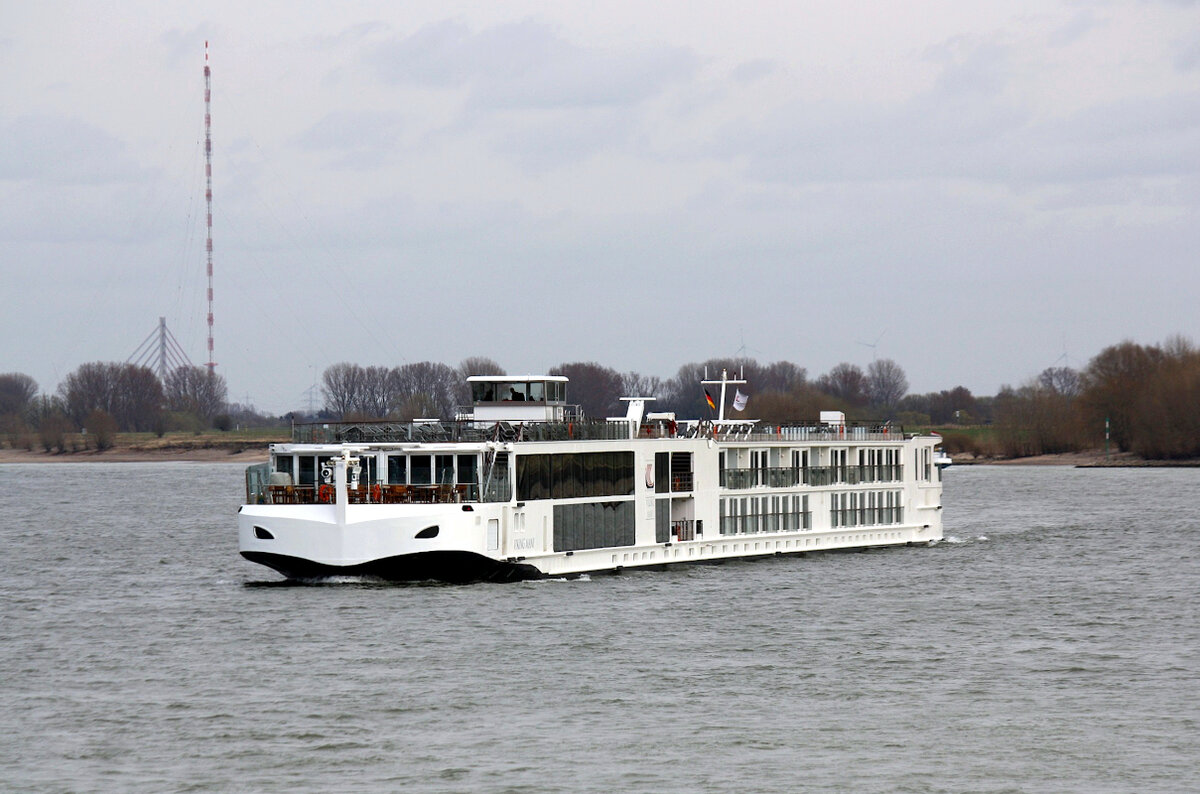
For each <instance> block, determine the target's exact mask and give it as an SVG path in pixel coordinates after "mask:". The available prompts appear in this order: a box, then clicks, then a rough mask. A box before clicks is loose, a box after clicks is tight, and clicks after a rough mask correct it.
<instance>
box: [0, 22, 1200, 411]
mask: <svg viewBox="0 0 1200 794" xmlns="http://www.w3.org/2000/svg"><path fill="white" fill-rule="evenodd" d="M2 2H3V6H4V11H3V18H4V21H5V24H4V25H3V30H2V31H0V76H2V77H3V79H2V80H0V275H2V277H3V286H2V288H0V295H3V301H2V305H0V340H2V341H3V347H2V349H0V372H6V371H18V372H25V373H27V374H29V375H32V376H33V377H34V378H36V379H37V381H38V383H39V385H40V386H41V388H42V389H43V390H44V391H48V392H49V391H53V390H54V389H55V388H56V387H57V385H58V383H59V381H60V380H61V379H62V378H63V377H64V376H65V375H67V374H68V373H69V372H70V371H72V370H73V369H74V368H75V367H77V366H78V365H79V364H81V363H84V362H86V361H98V360H99V361H114V360H117V361H123V360H125V359H126V358H127V357H128V356H129V355H130V354H131V353H132V352H133V350H134V348H135V347H137V345H138V344H139V343H140V342H141V341H142V339H143V338H144V337H145V336H146V335H147V334H149V333H150V332H151V331H152V330H153V329H154V328H155V327H156V325H157V322H158V317H159V316H160V315H165V316H166V317H167V323H168V325H169V327H170V328H171V329H172V331H173V332H174V334H175V335H176V337H177V338H178V339H179V341H180V343H181V344H182V345H183V347H184V348H185V349H186V350H187V352H188V354H189V355H190V356H191V359H192V361H194V362H196V363H201V362H203V361H205V360H206V354H205V342H204V339H205V324H204V315H205V306H204V291H205V274H204V171H203V148H202V139H203V73H202V72H203V58H204V41H205V40H206V39H207V40H209V41H210V48H211V64H212V69H213V78H212V83H213V101H212V104H213V143H214V167H213V170H214V218H215V220H214V249H215V254H214V259H215V263H216V266H215V270H216V276H215V293H216V307H215V314H216V326H215V329H216V330H215V337H216V342H215V347H216V356H215V357H216V360H217V361H218V362H219V368H218V371H220V372H221V373H222V374H224V375H225V377H226V378H227V380H228V382H229V386H230V396H231V398H233V399H236V400H239V401H240V400H243V399H245V398H246V397H247V396H249V398H250V400H251V401H252V402H253V403H254V404H256V405H257V406H258V407H259V408H260V409H262V410H266V411H274V412H282V411H286V410H289V409H291V408H296V407H303V406H304V405H305V404H306V401H307V400H306V397H305V396H304V391H305V389H307V388H308V387H309V386H310V385H312V384H313V383H314V382H316V380H317V379H318V378H319V376H320V373H321V372H322V371H323V370H324V368H325V367H326V366H328V365H329V364H332V363H335V362H338V361H353V362H357V363H360V364H363V365H367V364H383V365H389V366H390V365H397V364H403V363H408V362H413V361H422V360H427V359H428V360H434V361H443V362H445V363H449V364H456V363H457V362H458V361H460V360H461V359H463V358H464V357H466V356H472V355H483V356H490V357H492V358H494V359H496V360H497V361H499V362H500V363H501V364H502V365H504V366H505V367H507V368H508V369H509V371H510V372H516V371H541V370H544V369H546V368H547V367H550V366H553V365H554V364H557V363H560V362H563V361H577V360H595V361H599V362H601V363H603V364H606V365H608V366H612V367H615V368H617V369H619V370H622V371H628V370H636V371H639V372H642V373H643V374H649V375H660V376H669V375H672V374H674V372H675V369H676V368H677V367H678V366H679V365H681V364H683V363H686V362H688V361H698V360H702V359H705V358H708V357H712V356H727V355H734V354H736V353H738V352H739V351H740V350H744V352H745V353H746V354H748V355H750V356H753V357H754V358H757V359H758V360H759V361H762V362H770V361H776V360H780V359H787V360H790V361H794V362H796V363H797V364H799V365H801V366H804V367H807V368H808V371H809V374H810V376H816V375H819V374H821V373H823V372H825V371H827V370H829V369H830V368H831V367H832V366H834V365H836V364H837V363H839V362H841V361H850V362H853V363H857V364H859V365H862V366H865V365H866V364H868V363H869V362H870V360H871V357H872V355H873V354H874V355H877V356H879V357H881V358H882V357H887V358H892V359H895V360H896V361H897V362H898V363H900V364H901V366H903V367H904V368H905V370H906V371H907V373H908V376H909V380H910V382H911V387H912V391H915V392H924V391H931V390H937V389H943V388H951V387H953V386H955V385H958V384H962V385H965V386H967V387H968V388H970V389H972V390H973V391H974V392H975V393H977V394H992V393H994V392H995V391H996V390H997V389H998V388H999V387H1000V386H1001V385H1002V384H1006V383H1008V384H1013V385H1017V384H1019V383H1021V382H1023V381H1025V380H1026V379H1028V378H1029V377H1031V376H1033V375H1035V374H1036V373H1038V372H1039V371H1041V370H1042V369H1044V368H1045V367H1048V366H1053V365H1055V364H1061V363H1062V362H1063V361H1064V360H1065V361H1066V362H1068V363H1069V364H1071V365H1073V366H1076V367H1080V366H1083V365H1084V364H1085V363H1086V362H1087V360H1088V359H1089V358H1090V357H1091V356H1093V355H1095V354H1096V353H1097V352H1098V351H1099V350H1100V349H1101V348H1103V347H1105V346H1107V345H1109V344H1114V343H1116V342H1118V341H1120V340H1122V339H1125V338H1130V339H1134V340H1135V341H1139V342H1143V343H1154V342H1159V341H1162V340H1163V339H1164V338H1165V337H1167V336H1168V335H1170V334H1174V333H1181V334H1184V335H1186V336H1189V337H1192V338H1193V339H1194V338H1196V337H1197V336H1198V334H1197V326H1198V325H1200V321H1198V319H1197V317H1198V316H1200V313H1198V312H1197V310H1196V304H1197V299H1198V297H1200V268H1197V267H1196V266H1195V260H1196V256H1197V250H1200V224H1198V223H1197V208H1198V206H1200V177H1198V173H1200V169H1198V167H1200V7H1198V6H1197V4H1196V3H1194V2H1184V1H1182V0H1177V1H1175V2H1165V1H1164V2H1155V1H1153V0H1143V1H1137V2H1134V1H1129V2H1123V1H1122V0H1114V1H1113V2H1094V3H1089V2H1054V1H1053V0H1037V1H1036V2H1024V0H1005V1H1004V2H972V3H964V2H961V0H951V1H948V2H933V1H930V0H916V1H915V2H905V3H891V2H856V1H854V0H849V1H848V2H847V1H845V0H843V1H842V2H837V3H833V2H821V3H818V2H770V3H768V2H761V3H751V4H748V5H747V7H743V8H739V9H737V10H733V7H732V5H731V4H729V3H713V2H697V1H696V0H687V2H659V3H645V2H642V1H641V0H639V1H638V2H603V3H570V2H557V1H556V2H522V1H521V0H513V1H509V2H504V3H490V2H489V3H482V2H469V3H459V2H437V3H432V2H409V3H393V2H387V3H375V2H340V3H336V4H330V5H329V7H328V8H326V9H322V8H321V7H318V8H316V9H313V8H311V7H309V6H308V4H305V6H301V7H302V8H303V10H300V8H301V7H298V6H297V5H296V4H294V3H290V2H287V3H285V2H277V3H276V2H257V3H246V2H237V3H228V2H204V3H194V2H193V3H186V4H185V3H162V2H148V3H137V2H122V3H117V4H112V3H98V2H97V3H62V2H41V3H18V2H14V1H13V0H2ZM872 345H874V347H872ZM1064 355H1065V357H1066V358H1065V359H1064Z"/></svg>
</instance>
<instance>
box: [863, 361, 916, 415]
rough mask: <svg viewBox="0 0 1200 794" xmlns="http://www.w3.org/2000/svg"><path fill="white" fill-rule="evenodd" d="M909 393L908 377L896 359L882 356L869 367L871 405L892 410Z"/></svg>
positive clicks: (868, 380) (868, 388)
mask: <svg viewBox="0 0 1200 794" xmlns="http://www.w3.org/2000/svg"><path fill="white" fill-rule="evenodd" d="M907 393H908V378H907V377H906V376H905V375H904V369H903V368H902V367H901V366H900V365H899V364H897V363H896V362H895V361H892V360H891V359H890V358H880V359H876V360H875V361H872V362H871V364H870V366H868V367H867V397H868V398H869V400H870V402H871V405H875V406H879V407H881V408H885V409H887V410H889V411H891V410H893V409H894V408H895V407H896V406H897V405H899V404H900V400H902V399H903V398H904V395H905V394H907Z"/></svg>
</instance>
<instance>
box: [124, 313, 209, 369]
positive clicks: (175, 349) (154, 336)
mask: <svg viewBox="0 0 1200 794" xmlns="http://www.w3.org/2000/svg"><path fill="white" fill-rule="evenodd" d="M125 363H126V364H136V365H137V366H139V367H149V368H150V369H152V370H154V372H155V374H156V375H158V379H159V380H160V381H162V382H163V383H166V381H167V374H168V373H170V372H171V371H173V370H176V369H178V368H179V367H190V366H193V365H192V360H191V359H190V358H188V355H187V353H185V352H183V348H182V347H180V346H179V342H178V341H176V340H175V335H174V334H172V333H171V332H170V331H169V330H167V318H166V317H159V318H158V328H155V329H154V330H153V331H151V332H150V335H149V336H147V337H146V338H145V340H143V342H142V343H141V344H140V345H138V347H137V350H135V351H133V355H132V356H130V357H129V358H127V359H126V360H125Z"/></svg>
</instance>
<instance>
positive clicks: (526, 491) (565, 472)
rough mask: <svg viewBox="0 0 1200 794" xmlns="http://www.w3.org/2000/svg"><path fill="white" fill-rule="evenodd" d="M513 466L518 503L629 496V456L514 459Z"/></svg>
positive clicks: (597, 454)
mask: <svg viewBox="0 0 1200 794" xmlns="http://www.w3.org/2000/svg"><path fill="white" fill-rule="evenodd" d="M516 463H517V501H519V502H525V501H532V500H534V499H578V498H582V497H588V496H627V495H629V494H632V493H633V453H632V452H580V453H573V454H556V455H518V456H517V458H516Z"/></svg>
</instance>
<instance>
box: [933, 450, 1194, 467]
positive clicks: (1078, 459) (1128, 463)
mask: <svg viewBox="0 0 1200 794" xmlns="http://www.w3.org/2000/svg"><path fill="white" fill-rule="evenodd" d="M950 457H951V459H952V460H953V461H954V464H955V465H958V466H1074V467H1075V468H1079V469H1100V468H1131V467H1137V468H1155V467H1170V468H1195V467H1200V460H1197V459H1190V460H1146V459H1144V458H1139V457H1137V456H1136V455H1134V454H1133V453H1130V452H1111V453H1107V454H1106V453H1105V451H1104V450H1103V449H1091V450H1085V451H1083V452H1064V453H1060V454H1056V455H1033V456H1031V457H1026V458H988V457H976V456H974V455H972V454H971V453H969V452H966V453H959V454H955V455H951V456H950Z"/></svg>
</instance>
